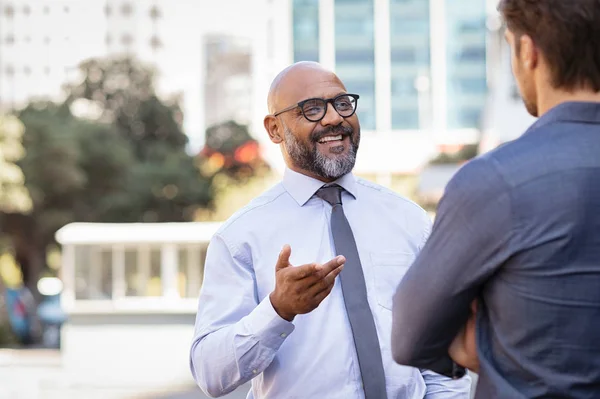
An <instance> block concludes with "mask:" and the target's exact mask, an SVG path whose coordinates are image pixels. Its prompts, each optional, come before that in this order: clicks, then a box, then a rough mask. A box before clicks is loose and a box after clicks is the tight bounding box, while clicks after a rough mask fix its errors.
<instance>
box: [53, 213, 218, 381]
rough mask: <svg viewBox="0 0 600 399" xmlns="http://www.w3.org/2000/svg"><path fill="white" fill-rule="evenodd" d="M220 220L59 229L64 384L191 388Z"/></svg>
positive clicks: (85, 224)
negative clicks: (208, 261) (199, 312)
mask: <svg viewBox="0 0 600 399" xmlns="http://www.w3.org/2000/svg"><path fill="white" fill-rule="evenodd" d="M219 226H220V224H219V223H132V224H128V223H123V224H102V223H73V224H69V225H67V226H65V227H63V228H62V229H60V230H59V231H58V232H57V234H56V238H57V241H58V242H59V243H60V244H61V245H62V269H61V278H62V281H63V284H64V290H63V293H62V306H63V308H64V309H65V311H66V312H67V314H68V320H67V322H66V323H65V324H64V325H63V327H62V332H61V354H62V364H63V366H64V368H65V371H66V372H67V375H68V376H69V380H70V381H76V382H77V384H83V385H85V386H88V387H89V388H92V387H93V386H96V387H98V388H99V389H109V390H110V389H113V388H115V389H116V388H119V389H123V390H126V391H131V392H155V391H157V390H162V389H169V388H171V387H174V386H181V385H185V384H191V383H193V380H192V378H191V374H190V370H189V360H188V353H189V347H190V343H191V340H192V334H193V325H194V318H195V313H196V309H197V303H198V302H197V301H198V293H199V290H200V286H201V283H202V276H203V270H204V259H205V256H206V249H207V246H208V242H209V241H210V238H211V237H212V235H213V234H214V233H215V232H216V231H217V229H218V228H219Z"/></svg>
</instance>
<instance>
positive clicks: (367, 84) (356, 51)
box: [334, 0, 375, 130]
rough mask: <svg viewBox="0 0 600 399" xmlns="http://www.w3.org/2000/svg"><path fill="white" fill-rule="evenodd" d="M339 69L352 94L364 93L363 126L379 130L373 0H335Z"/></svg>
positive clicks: (360, 112) (360, 111)
mask: <svg viewBox="0 0 600 399" xmlns="http://www.w3.org/2000/svg"><path fill="white" fill-rule="evenodd" d="M334 25H335V69H336V72H337V74H338V76H339V77H340V79H341V80H342V81H343V82H344V83H345V85H346V89H347V90H348V92H350V93H356V94H359V95H360V100H358V109H357V114H358V117H359V118H360V124H361V127H362V128H363V129H368V130H374V129H375V31H374V10H373V0H335V22H334Z"/></svg>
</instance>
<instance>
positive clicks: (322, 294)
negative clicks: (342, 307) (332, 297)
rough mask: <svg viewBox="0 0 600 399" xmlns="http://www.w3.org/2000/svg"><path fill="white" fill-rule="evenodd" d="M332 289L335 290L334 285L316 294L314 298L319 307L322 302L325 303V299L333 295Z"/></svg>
mask: <svg viewBox="0 0 600 399" xmlns="http://www.w3.org/2000/svg"><path fill="white" fill-rule="evenodd" d="M332 289H333V284H330V285H329V286H328V287H327V288H326V289H324V290H322V291H321V292H319V293H318V294H316V295H315V296H314V303H315V305H316V306H319V305H320V304H321V302H323V299H325V298H327V295H329V294H330V293H331V290H332Z"/></svg>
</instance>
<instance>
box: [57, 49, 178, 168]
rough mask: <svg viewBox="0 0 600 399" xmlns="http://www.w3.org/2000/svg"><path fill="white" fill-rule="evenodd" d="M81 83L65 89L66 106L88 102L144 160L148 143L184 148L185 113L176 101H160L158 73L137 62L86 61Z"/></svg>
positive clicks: (81, 68) (125, 60) (82, 69)
mask: <svg viewBox="0 0 600 399" xmlns="http://www.w3.org/2000/svg"><path fill="white" fill-rule="evenodd" d="M79 69H80V73H81V75H82V77H83V78H82V80H81V81H80V82H76V83H70V84H67V85H66V86H65V89H66V91H67V93H68V97H67V100H66V102H67V104H69V105H71V104H72V103H73V102H75V101H77V100H86V101H87V102H88V104H89V105H91V106H93V107H95V108H96V109H98V111H99V113H100V121H103V122H107V123H110V124H112V125H113V126H114V128H115V129H116V130H117V131H118V133H119V134H121V135H122V136H123V137H125V138H126V139H127V140H128V141H129V142H130V143H131V144H132V146H133V149H134V152H135V154H136V156H137V158H140V159H143V158H145V157H146V156H147V155H148V154H147V150H148V149H150V151H152V150H151V146H149V144H151V143H152V144H159V145H160V146H163V147H164V146H166V147H169V148H171V149H174V150H181V151H183V150H184V149H185V146H186V144H187V143H188V139H187V136H186V135H185V134H184V132H183V131H182V128H181V124H182V122H183V114H182V112H181V109H180V107H179V105H178V103H177V99H176V98H175V99H173V100H170V101H161V100H160V99H159V98H158V97H157V95H156V92H155V88H154V79H155V74H156V73H155V71H154V70H153V69H152V68H150V67H148V66H145V65H143V64H141V63H139V62H138V61H136V60H135V59H132V58H129V57H125V58H116V59H113V58H101V59H91V60H88V61H85V62H83V63H82V64H81V65H80V66H79Z"/></svg>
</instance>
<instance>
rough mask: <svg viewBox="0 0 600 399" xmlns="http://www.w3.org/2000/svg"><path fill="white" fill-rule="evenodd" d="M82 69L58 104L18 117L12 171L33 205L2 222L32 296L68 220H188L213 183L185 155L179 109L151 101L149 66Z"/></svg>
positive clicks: (122, 63)
mask: <svg viewBox="0 0 600 399" xmlns="http://www.w3.org/2000/svg"><path fill="white" fill-rule="evenodd" d="M81 72H82V76H83V78H82V81H81V82H80V83H78V84H72V85H68V86H66V89H67V94H68V97H67V100H66V101H65V102H64V103H63V104H51V103H44V104H30V105H29V106H28V107H26V108H25V109H23V110H22V111H21V112H20V113H19V118H20V119H21V121H22V123H23V125H24V126H25V132H24V137H23V144H24V148H25V151H26V155H25V157H24V158H23V159H22V160H21V161H20V162H19V165H20V166H21V168H22V170H23V174H24V175H25V184H26V186H27V188H28V189H29V191H30V193H31V198H32V203H33V207H32V210H31V212H30V213H28V214H26V213H23V212H2V213H0V218H1V219H0V221H1V222H2V224H3V225H4V226H5V227H6V228H5V231H6V233H7V234H8V235H9V236H10V241H11V244H12V247H13V248H14V251H15V258H16V260H17V262H18V263H19V265H20V266H21V269H22V273H23V280H24V282H25V284H26V285H27V287H28V288H29V289H30V290H32V292H34V293H37V288H36V284H37V280H38V278H39V276H40V273H42V272H43V271H44V270H45V269H46V252H47V250H48V248H49V246H50V245H51V244H53V243H54V235H55V233H56V231H57V229H59V228H60V227H62V226H64V225H65V224H67V223H70V222H138V221H140V222H144V221H146V222H149V221H153V222H168V221H186V220H192V219H193V217H194V214H195V212H196V210H197V209H198V208H201V207H207V206H210V205H211V201H212V198H213V191H212V186H211V183H212V177H205V176H203V175H202V174H201V173H200V172H199V169H198V167H197V166H196V162H195V159H194V157H192V156H190V155H188V154H187V153H186V150H185V147H186V144H187V137H186V136H185V134H184V133H183V131H182V127H181V122H182V116H181V112H180V110H179V107H178V106H177V105H176V103H165V102H162V101H161V100H159V99H158V97H157V96H156V95H155V93H154V88H153V84H152V82H153V73H152V71H151V70H149V69H147V68H145V67H143V66H141V65H139V64H137V63H136V62H135V61H133V60H131V59H120V60H115V61H111V60H90V61H87V62H84V63H83V64H81ZM82 109H83V112H82ZM75 111H77V112H76V113H78V114H82V115H83V114H85V117H86V118H85V119H84V118H80V117H77V116H75V115H74V114H73V112H75ZM92 111H94V112H92ZM94 113H95V114H96V115H95V116H96V117H94V115H92V114H94Z"/></svg>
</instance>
